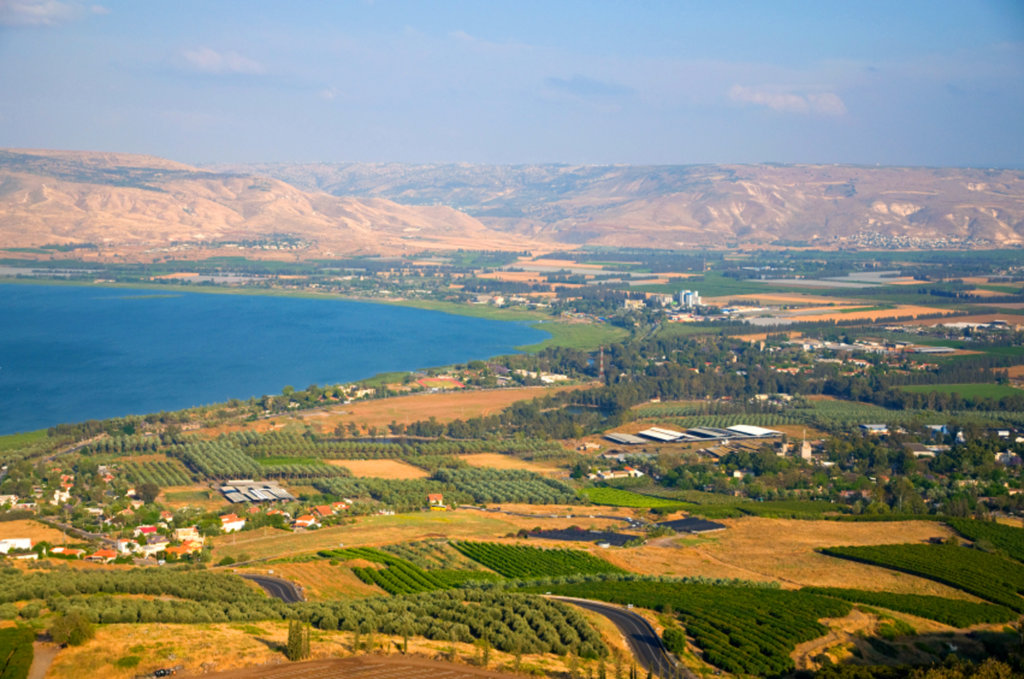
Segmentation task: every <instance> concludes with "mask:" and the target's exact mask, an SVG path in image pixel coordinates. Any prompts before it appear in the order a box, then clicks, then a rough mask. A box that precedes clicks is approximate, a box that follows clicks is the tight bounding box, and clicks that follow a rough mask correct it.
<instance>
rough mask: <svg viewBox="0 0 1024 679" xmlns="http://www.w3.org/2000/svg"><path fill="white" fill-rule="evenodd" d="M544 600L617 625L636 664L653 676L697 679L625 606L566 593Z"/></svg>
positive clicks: (656, 635) (648, 624) (637, 616)
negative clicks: (554, 600) (594, 614)
mask: <svg viewBox="0 0 1024 679" xmlns="http://www.w3.org/2000/svg"><path fill="white" fill-rule="evenodd" d="M547 598H548V599H557V600H558V601H564V602H565V603H567V604H573V605H574V606H579V607H580V608H585V609H587V610H588V611H594V612H595V613H599V614H600V615H603V616H604V617H606V618H608V619H609V620H611V621H612V623H613V624H614V625H615V626H616V627H618V628H619V631H620V632H622V635H623V636H624V637H625V638H626V642H627V643H628V644H629V647H630V649H632V651H633V655H634V656H635V657H636V660H637V663H639V664H640V666H641V667H643V668H644V669H645V670H648V671H650V672H652V673H653V674H654V675H655V676H657V677H664V678H665V679H675V677H685V678H686V679H697V675H695V674H694V673H693V672H691V671H690V670H688V669H687V668H685V667H683V666H682V665H681V664H679V663H678V662H677V661H676V660H675V659H674V658H672V656H670V655H669V654H668V651H666V650H665V647H664V646H662V644H661V639H659V638H658V633H657V632H655V631H654V628H653V627H651V624H650V623H649V622H647V621H646V620H644V618H643V617H641V616H640V615H637V614H636V613H634V612H632V611H630V610H629V609H626V608H622V607H621V606H616V605H614V604H607V603H603V602H599V601H592V600H590V599H575V598H573V597H567V596H550V595H549V596H548V597H547Z"/></svg>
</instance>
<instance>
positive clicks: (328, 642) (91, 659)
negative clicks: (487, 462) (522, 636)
mask: <svg viewBox="0 0 1024 679" xmlns="http://www.w3.org/2000/svg"><path fill="white" fill-rule="evenodd" d="M352 637H353V635H352V634H351V633H349V632H324V631H321V630H312V631H311V634H310V652H311V658H312V659H313V660H319V661H320V662H319V663H318V662H312V663H303V664H300V665H290V664H287V661H286V660H285V658H284V653H283V651H282V650H281V649H283V647H284V645H285V643H286V641H287V638H288V624H287V623H285V622H279V621H274V622H270V621H260V622H255V623H246V624H239V623H227V624H215V625H168V624H139V625H104V626H101V627H99V629H98V630H97V633H96V637H95V638H94V639H92V640H91V641H89V642H88V643H86V644H84V645H82V646H78V647H75V646H71V647H68V648H66V649H63V650H61V651H60V653H58V655H57V657H56V659H55V660H54V662H53V665H51V667H50V670H49V672H47V674H46V676H47V678H48V679H78V678H79V677H104V679H130V678H133V677H135V676H136V675H138V674H144V673H149V672H152V671H154V670H156V669H160V668H169V667H175V666H178V665H182V666H183V670H182V671H180V672H179V675H185V676H196V675H206V674H209V673H210V672H218V673H220V672H225V673H226V674H223V675H221V674H218V675H216V676H224V677H231V678H233V679H238V678H241V677H245V678H247V679H248V678H251V677H261V676H267V677H270V676H275V677H277V676H282V675H281V671H282V669H284V668H289V669H291V668H292V667H294V668H296V669H299V668H302V670H303V676H310V677H323V678H324V679H326V678H327V677H336V676H345V675H344V674H343V673H342V674H339V672H338V670H339V669H341V670H342V672H343V668H344V667H345V666H348V665H346V663H351V662H357V663H358V661H359V658H358V657H354V656H353V648H352V643H353V638H352ZM362 641H363V642H364V643H365V642H366V641H367V638H366V635H363V639H362ZM400 641H401V639H399V638H396V637H391V636H388V635H382V634H378V635H375V636H374V650H375V651H376V652H378V653H390V654H392V655H391V656H390V657H387V656H363V657H366V658H372V660H373V662H374V663H375V664H377V665H380V664H384V665H385V666H387V665H392V664H396V665H397V664H399V663H403V662H406V661H409V662H410V664H414V665H423V666H425V667H428V668H434V669H435V671H441V670H447V669H448V668H449V666H446V665H442V664H439V663H433V662H430V661H428V660H427V659H428V658H436V657H439V656H440V655H442V654H445V653H447V652H448V651H449V650H451V649H452V647H453V644H451V643H449V642H441V641H428V640H426V639H421V638H411V639H409V652H410V656H397V655H394V653H395V652H396V650H397V645H398V643H400ZM454 650H455V654H456V659H457V660H458V661H459V662H460V663H462V667H463V668H465V671H466V677H467V679H468V677H471V676H498V675H494V674H491V673H485V672H480V671H479V670H475V669H472V668H470V667H468V664H469V663H470V662H471V661H472V659H473V658H474V657H475V656H476V654H477V649H476V648H475V647H474V646H473V645H472V644H463V643H457V644H454ZM346 656H353V657H348V658H347V659H346V660H344V661H339V660H337V659H338V658H345V657H346ZM129 657H136V658H139V662H138V664H137V665H136V666H134V667H119V666H118V664H117V661H118V660H120V659H122V658H129ZM522 661H523V664H524V666H525V665H535V666H538V667H542V668H543V669H544V671H545V672H563V671H565V666H564V659H561V658H557V657H556V656H541V655H524V656H523V658H522ZM511 664H512V656H511V655H510V654H507V653H502V652H500V651H492V652H491V663H490V666H491V668H504V667H506V666H508V667H510V666H511ZM321 666H323V667H322V668H321ZM394 669H396V670H397V672H398V673H397V674H395V673H393V672H392V671H391V670H388V669H385V670H383V671H382V676H388V677H399V676H403V674H402V672H403V670H402V669H401V668H400V667H396V668H394ZM455 669H458V668H455ZM405 671H406V672H407V671H408V670H405ZM412 671H413V672H414V673H415V672H417V671H418V670H417V669H415V668H414V669H413V670H412ZM383 673H386V674H383ZM361 676H366V675H365V674H362V675H361ZM445 676H448V675H447V674H446V675H445ZM451 676H458V675H454V674H453V675H451Z"/></svg>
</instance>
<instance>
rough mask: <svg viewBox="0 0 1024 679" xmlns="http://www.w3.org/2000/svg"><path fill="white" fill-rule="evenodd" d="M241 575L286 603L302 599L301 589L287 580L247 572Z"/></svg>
mask: <svg viewBox="0 0 1024 679" xmlns="http://www.w3.org/2000/svg"><path fill="white" fill-rule="evenodd" d="M242 577H243V578H245V579H246V580H252V581H253V582H255V583H256V584H257V585H259V586H260V587H262V588H263V589H264V590H265V591H266V593H267V594H269V595H270V596H272V597H274V598H275V599H280V600H281V601H283V602H285V603H286V604H294V603H298V602H299V601H303V600H304V599H303V596H302V591H301V590H300V589H299V588H298V587H296V586H295V584H294V583H291V582H288V581H287V580H284V579H283V578H275V577H271V576H269V575H251V574H249V573H246V574H243V575H242Z"/></svg>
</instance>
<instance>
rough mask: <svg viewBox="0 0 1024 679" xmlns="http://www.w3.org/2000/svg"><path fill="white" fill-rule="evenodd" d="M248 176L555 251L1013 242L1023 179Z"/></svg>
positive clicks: (299, 169) (585, 172)
mask: <svg viewBox="0 0 1024 679" xmlns="http://www.w3.org/2000/svg"><path fill="white" fill-rule="evenodd" d="M236 169H237V168H236ZM245 169H246V170H247V171H250V172H258V173H260V174H266V175H268V176H274V177H277V178H279V179H282V180H284V181H287V182H289V183H291V184H293V185H295V186H298V187H301V188H305V189H320V190H323V191H326V192H329V193H332V194H335V195H346V196H375V197H382V198H388V199H391V200H395V201H398V202H401V203H405V204H411V205H448V206H451V207H453V208H456V209H459V210H463V211H465V212H467V213H468V214H470V215H472V216H474V217H476V218H477V219H479V220H480V221H481V222H483V223H484V224H487V225H488V226H491V227H494V228H496V229H501V230H504V231H508V232H514V233H519V234H523V235H529V236H531V237H540V238H550V239H552V240H556V241H559V242H562V243H587V244H601V245H617V246H647V247H680V246H686V245H693V244H702V245H707V244H717V245H726V244H728V243H736V244H740V245H742V244H745V243H750V244H764V243H773V242H782V243H785V242H807V243H809V244H815V245H818V246H834V245H842V244H850V243H857V244H860V245H864V246H871V245H875V246H878V245H882V246H901V245H902V246H909V247H914V246H930V245H936V244H939V245H941V244H951V245H966V246H968V247H971V246H992V245H1009V244H1022V243H1024V172H1020V171H1012V170H976V169H962V168H905V167H858V166H843V165H693V166H648V167H641V166H572V165H535V166H491V165H402V164H354V163H348V164H325V163H319V164H263V165H255V166H248V167H246V168H245Z"/></svg>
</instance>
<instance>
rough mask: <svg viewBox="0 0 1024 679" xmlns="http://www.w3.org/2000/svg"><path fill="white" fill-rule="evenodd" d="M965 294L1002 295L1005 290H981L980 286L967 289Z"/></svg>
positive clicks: (978, 295) (979, 295)
mask: <svg viewBox="0 0 1024 679" xmlns="http://www.w3.org/2000/svg"><path fill="white" fill-rule="evenodd" d="M967 294H969V295H971V296H972V297H1003V296H1005V295H1006V293H1005V292H997V291H996V290H983V289H981V288H975V289H974V290H968V291H967Z"/></svg>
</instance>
